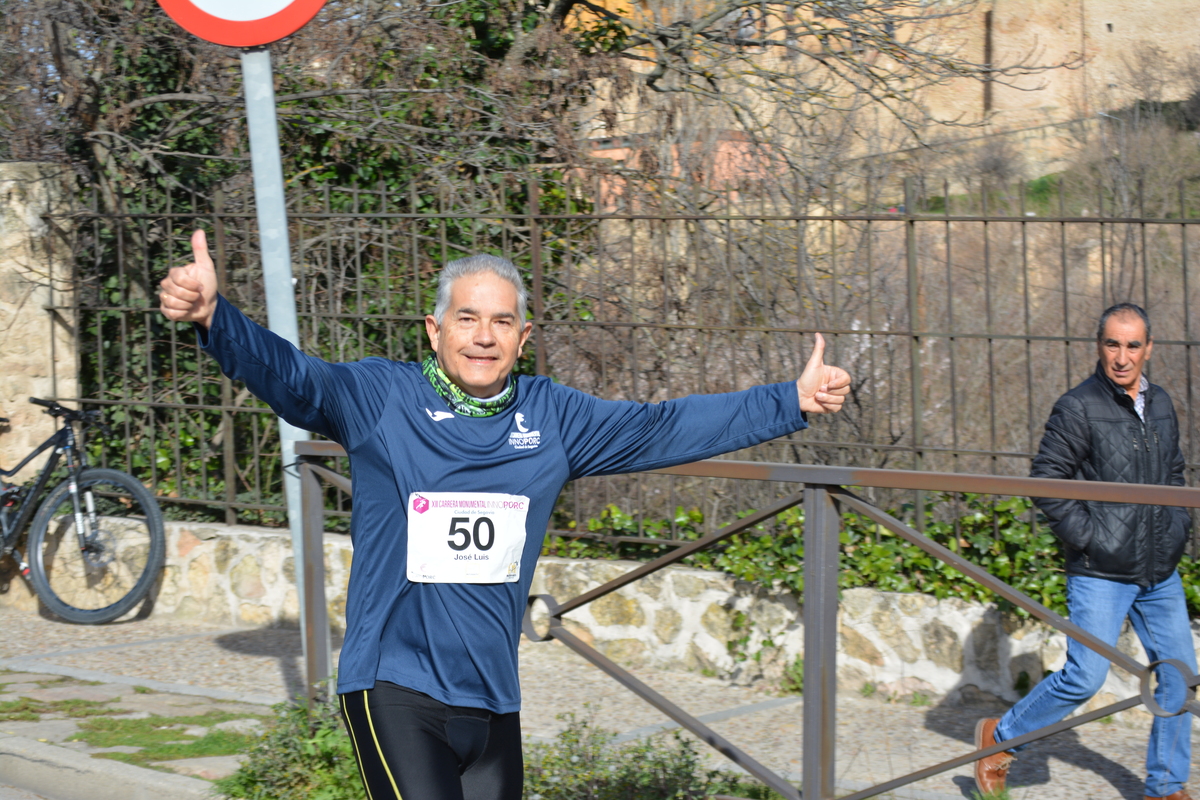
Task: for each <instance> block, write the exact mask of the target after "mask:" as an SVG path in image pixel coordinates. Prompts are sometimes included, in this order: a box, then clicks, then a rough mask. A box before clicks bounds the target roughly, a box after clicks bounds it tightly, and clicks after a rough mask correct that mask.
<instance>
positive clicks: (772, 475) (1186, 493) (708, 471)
mask: <svg viewBox="0 0 1200 800" xmlns="http://www.w3.org/2000/svg"><path fill="white" fill-rule="evenodd" d="M296 453H297V455H310V456H325V457H330V456H344V455H346V450H345V449H344V448H343V447H342V446H341V445H340V444H338V443H337V442H328V441H305V442H297V443H296ZM648 472H652V473H657V474H660V475H689V476H692V477H697V478H736V479H739V480H752V481H778V482H780V483H822V484H826V485H828V486H869V487H873V488H876V489H921V490H924V491H932V492H972V493H975V494H999V495H1007V496H1013V497H1054V498H1061V499H1064V500H1093V501H1099V502H1110V503H1137V504H1141V505H1156V506H1180V507H1183V508H1200V489H1193V488H1190V487H1187V486H1156V485H1152V484H1146V483H1109V482H1107V481H1075V480H1061V479H1057V478H1015V477H1009V476H1005V475H977V474H972V473H968V472H921V471H917V470H902V469H871V468H859V467H832V466H825V465H820V464H781V463H778V462H769V461H718V460H716V459H708V460H706V461H696V462H693V463H691V464H681V465H680V466H677V467H664V468H662V469H654V470H648ZM697 541H699V540H697Z"/></svg>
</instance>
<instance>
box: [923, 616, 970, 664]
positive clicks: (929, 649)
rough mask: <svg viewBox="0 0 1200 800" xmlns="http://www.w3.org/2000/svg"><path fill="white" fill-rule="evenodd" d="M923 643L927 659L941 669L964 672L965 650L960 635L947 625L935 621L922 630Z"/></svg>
mask: <svg viewBox="0 0 1200 800" xmlns="http://www.w3.org/2000/svg"><path fill="white" fill-rule="evenodd" d="M921 643H922V644H924V645H925V657H926V658H928V659H929V660H930V661H932V662H933V663H935V664H937V665H938V666H939V667H945V668H946V669H948V670H952V671H954V672H962V669H963V649H962V642H960V641H959V640H958V634H957V633H955V632H954V629H953V628H951V627H950V626H949V625H947V624H946V623H944V622H942V621H941V620H938V619H935V620H933V621H931V622H929V623H927V624H926V625H925V627H924V628H922V629H921Z"/></svg>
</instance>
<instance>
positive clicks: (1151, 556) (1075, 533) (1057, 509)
mask: <svg viewBox="0 0 1200 800" xmlns="http://www.w3.org/2000/svg"><path fill="white" fill-rule="evenodd" d="M1144 413H1145V417H1146V420H1145V422H1143V421H1142V420H1141V419H1139V418H1138V415H1137V411H1135V410H1134V407H1133V398H1131V397H1130V396H1129V395H1128V394H1126V393H1125V390H1124V389H1121V388H1120V387H1119V386H1117V385H1116V384H1115V383H1113V381H1112V380H1111V379H1110V378H1109V377H1108V376H1107V375H1106V374H1104V368H1103V366H1102V365H1100V364H1099V363H1097V365H1096V372H1095V374H1094V375H1092V377H1090V378H1088V379H1087V380H1085V381H1084V382H1083V383H1081V384H1079V385H1078V386H1076V387H1075V388H1074V389H1072V390H1071V391H1069V392H1067V393H1066V394H1064V395H1063V396H1062V397H1060V398H1059V399H1058V402H1057V403H1055V404H1054V410H1053V411H1052V412H1051V413H1050V419H1049V420H1047V422H1046V434H1045V436H1043V437H1042V443H1041V446H1040V447H1039V448H1038V454H1037V457H1036V458H1034V460H1033V469H1032V470H1031V472H1030V475H1032V476H1033V477H1035V478H1074V479H1078V480H1086V481H1116V482H1119V483H1156V484H1167V485H1171V486H1183V467H1184V461H1183V452H1182V451H1181V450H1180V449H1179V422H1178V420H1177V419H1176V417H1175V406H1174V405H1172V403H1171V398H1170V396H1168V395H1167V393H1166V392H1165V391H1163V388H1162V387H1161V386H1156V385H1154V384H1150V388H1149V389H1147V391H1146V406H1145V409H1144ZM1034 502H1035V503H1036V504H1037V507H1038V508H1040V509H1041V510H1042V512H1043V513H1045V515H1046V517H1047V518H1048V519H1049V520H1050V528H1051V529H1052V530H1053V531H1054V533H1055V535H1056V536H1058V538H1059V539H1060V540H1061V541H1062V544H1063V551H1064V554H1065V555H1066V560H1067V572H1068V573H1070V574H1073V575H1089V576H1091V577H1095V578H1108V579H1110V580H1115V581H1123V582H1126V583H1136V584H1139V585H1141V586H1150V585H1153V584H1156V583H1158V582H1160V581H1163V580H1165V579H1167V578H1168V577H1170V575H1171V573H1172V572H1173V571H1174V569H1175V567H1176V565H1177V564H1178V563H1179V558H1180V556H1182V555H1183V549H1184V546H1185V545H1186V544H1187V539H1188V533H1189V531H1190V530H1191V526H1192V522H1191V517H1190V515H1189V514H1188V512H1187V511H1186V510H1185V509H1182V508H1174V507H1170V506H1146V505H1136V504H1133V503H1102V502H1094V501H1083V500H1050V499H1043V498H1038V499H1035V500H1034Z"/></svg>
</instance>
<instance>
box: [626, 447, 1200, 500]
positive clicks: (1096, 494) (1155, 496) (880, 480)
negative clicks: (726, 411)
mask: <svg viewBox="0 0 1200 800" xmlns="http://www.w3.org/2000/svg"><path fill="white" fill-rule="evenodd" d="M650 471H651V472H656V473H660V474H664V475H691V476H695V477H701V478H738V479H742V480H754V481H779V482H782V483H789V482H790V483H823V484H826V485H829V486H870V487H874V488H877V489H922V490H925V491H931V492H973V493H976V494H999V495H1008V496H1014V497H1054V498H1061V499H1064V500H1093V501H1099V502H1112V503H1138V504H1143V505H1159V506H1181V507H1184V508H1200V489H1192V488H1189V487H1186V486H1155V485H1151V484H1145V483H1108V482H1106V481H1075V480H1060V479H1057V478H1014V477H1007V476H1004V475H976V474H971V473H966V472H919V471H916V470H899V469H868V468H862V469H860V468H858V467H831V466H823V465H809V464H779V463H775V462H763V461H717V460H711V459H710V460H708V461H697V462H695V463H692V464H683V465H681V466H678V467H664V468H663V469H656V470H650Z"/></svg>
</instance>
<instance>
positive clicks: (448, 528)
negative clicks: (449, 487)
mask: <svg viewBox="0 0 1200 800" xmlns="http://www.w3.org/2000/svg"><path fill="white" fill-rule="evenodd" d="M528 513H529V498H528V497H524V496H522V495H519V494H496V493H492V492H413V493H412V494H410V495H409V496H408V579H409V580H410V581H416V582H418V583H511V582H513V581H516V580H518V579H520V577H521V551H522V549H524V547H525V517H526V515H527V514H528Z"/></svg>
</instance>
